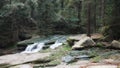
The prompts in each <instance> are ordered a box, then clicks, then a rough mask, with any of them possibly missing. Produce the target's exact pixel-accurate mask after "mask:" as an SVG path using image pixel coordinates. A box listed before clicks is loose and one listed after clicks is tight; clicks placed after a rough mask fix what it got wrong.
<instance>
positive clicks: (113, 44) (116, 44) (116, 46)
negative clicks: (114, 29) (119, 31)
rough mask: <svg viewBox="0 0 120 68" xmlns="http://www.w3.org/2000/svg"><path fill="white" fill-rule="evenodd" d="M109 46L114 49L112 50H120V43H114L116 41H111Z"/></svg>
mask: <svg viewBox="0 0 120 68" xmlns="http://www.w3.org/2000/svg"><path fill="white" fill-rule="evenodd" d="M111 46H112V47H114V48H119V49H120V42H119V41H116V40H113V41H112V43H111Z"/></svg>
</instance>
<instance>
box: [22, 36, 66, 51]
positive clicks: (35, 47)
mask: <svg viewBox="0 0 120 68" xmlns="http://www.w3.org/2000/svg"><path fill="white" fill-rule="evenodd" d="M66 38H67V36H63V35H54V36H49V37H47V38H45V39H44V40H41V41H35V42H34V43H33V44H30V45H28V46H27V47H26V49H25V50H24V51H23V52H21V53H35V52H39V51H41V50H42V49H43V47H45V46H46V43H49V42H51V41H52V42H53V41H54V43H53V44H51V45H50V46H49V48H50V49H55V48H57V47H59V46H61V45H62V44H63V43H64V42H66Z"/></svg>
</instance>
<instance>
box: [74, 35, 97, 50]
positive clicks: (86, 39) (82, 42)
mask: <svg viewBox="0 0 120 68" xmlns="http://www.w3.org/2000/svg"><path fill="white" fill-rule="evenodd" d="M94 45H95V42H94V41H93V40H92V38H90V37H83V38H82V39H81V40H79V41H78V42H76V43H75V44H74V45H73V46H72V49H77V48H83V47H87V46H94Z"/></svg>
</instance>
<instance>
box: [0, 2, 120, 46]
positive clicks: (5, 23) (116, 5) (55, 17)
mask: <svg viewBox="0 0 120 68" xmlns="http://www.w3.org/2000/svg"><path fill="white" fill-rule="evenodd" d="M119 29H120V0H1V1H0V47H8V46H11V45H14V44H16V42H18V41H21V40H25V39H27V38H30V37H32V36H34V35H54V34H82V33H88V32H89V31H90V33H102V34H103V35H104V36H105V39H107V40H113V39H115V40H119V38H120V30H119Z"/></svg>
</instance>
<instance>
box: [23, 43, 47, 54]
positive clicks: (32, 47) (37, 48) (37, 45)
mask: <svg viewBox="0 0 120 68" xmlns="http://www.w3.org/2000/svg"><path fill="white" fill-rule="evenodd" d="M44 44H45V43H38V42H37V43H34V44H31V45H28V46H27V48H26V49H25V51H23V52H21V53H35V52H39V51H40V50H42V49H43V47H44V46H45V45H44Z"/></svg>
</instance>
